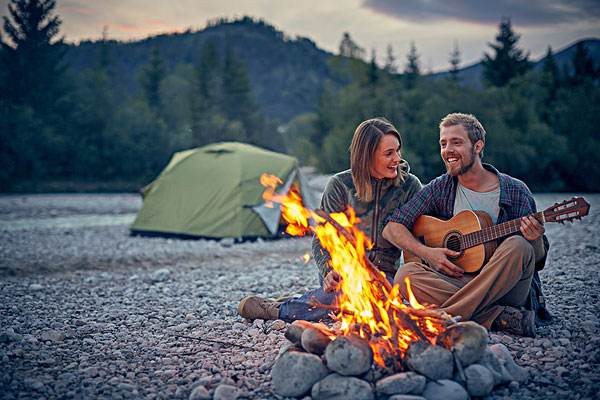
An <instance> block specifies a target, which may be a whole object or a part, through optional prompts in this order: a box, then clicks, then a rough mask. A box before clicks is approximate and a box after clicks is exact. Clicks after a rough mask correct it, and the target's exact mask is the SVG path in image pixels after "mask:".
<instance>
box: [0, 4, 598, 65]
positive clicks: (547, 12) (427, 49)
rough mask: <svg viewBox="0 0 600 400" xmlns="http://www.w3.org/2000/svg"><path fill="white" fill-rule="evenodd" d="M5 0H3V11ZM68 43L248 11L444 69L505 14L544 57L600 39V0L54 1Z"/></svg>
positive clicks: (380, 55) (325, 45)
mask: <svg viewBox="0 0 600 400" xmlns="http://www.w3.org/2000/svg"><path fill="white" fill-rule="evenodd" d="M8 3H9V0H0V14H1V15H3V16H5V15H7V14H8V7H7V5H8ZM56 3H57V7H56V12H57V14H58V15H59V16H60V18H61V20H62V26H61V35H62V36H64V38H65V40H66V41H67V42H75V43H76V42H78V41H81V40H84V39H91V40H96V39H99V38H100V37H102V32H103V29H104V27H106V29H107V30H106V32H107V36H108V38H110V39H118V40H136V39H142V38H146V37H148V36H151V35H155V34H160V33H168V32H183V31H185V30H186V29H188V28H191V29H192V30H199V29H203V28H204V27H205V26H206V23H207V21H209V20H214V19H216V18H219V17H227V18H235V17H242V16H245V15H249V16H252V17H255V18H259V19H263V20H264V21H266V22H267V23H269V24H271V25H273V26H275V28H277V29H278V30H280V31H283V32H284V33H285V34H286V35H288V36H290V37H296V36H302V37H308V38H310V39H311V40H313V41H314V42H315V43H316V44H317V46H318V47H320V48H322V49H324V50H327V51H330V52H335V53H337V51H338V46H339V43H340V40H341V38H342V35H343V34H344V32H349V33H350V35H351V37H352V38H353V40H354V41H355V42H356V43H358V44H359V45H360V46H361V47H363V48H365V50H366V53H367V55H369V56H370V54H371V51H372V50H375V53H376V55H377V59H378V61H379V62H380V63H382V62H383V60H384V59H385V56H386V49H387V47H388V46H391V47H392V49H393V52H394V55H395V56H396V59H397V64H398V66H399V68H400V69H402V68H403V66H404V64H405V62H406V54H407V53H408V50H409V48H410V43H411V42H414V43H415V46H416V48H417V52H418V53H419V55H420V61H421V67H422V69H423V70H424V71H440V70H444V69H447V68H448V65H449V64H448V59H449V54H450V52H451V51H452V49H453V47H454V44H455V43H457V45H458V48H459V50H460V52H461V59H462V63H461V66H466V65H469V64H472V63H475V62H478V61H479V60H480V59H481V58H482V56H483V54H484V52H486V51H489V47H488V43H489V42H492V41H493V40H494V37H495V35H496V33H497V31H498V23H499V22H500V20H501V19H502V17H509V18H511V21H512V24H513V29H514V30H515V31H516V32H517V33H518V34H520V35H521V40H520V41H519V44H520V46H521V47H522V48H523V49H525V50H527V51H529V52H530V54H531V58H532V59H534V60H536V59H538V58H540V57H542V56H543V55H544V54H545V53H546V50H547V48H548V46H552V48H553V49H554V50H560V49H562V48H563V47H565V46H567V45H569V44H571V43H573V42H574V41H577V40H579V39H582V38H590V37H595V38H600V0H494V1H486V0H463V1H459V0H236V1H232V0H98V1H93V0H57V1H56Z"/></svg>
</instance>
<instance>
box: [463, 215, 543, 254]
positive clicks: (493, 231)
mask: <svg viewBox="0 0 600 400" xmlns="http://www.w3.org/2000/svg"><path fill="white" fill-rule="evenodd" d="M531 215H533V216H534V217H535V219H537V220H538V221H541V220H542V215H543V212H542V211H540V212H537V213H535V214H531ZM520 227H521V219H513V220H511V221H507V222H503V223H501V224H498V225H492V226H488V227H487V228H483V229H481V230H479V231H476V232H471V233H467V234H466V235H463V236H462V240H461V249H468V248H471V247H475V246H478V245H480V244H482V243H486V242H490V241H492V240H496V239H499V238H501V237H504V236H508V235H510V234H513V233H515V232H517V231H518V230H519V228H520Z"/></svg>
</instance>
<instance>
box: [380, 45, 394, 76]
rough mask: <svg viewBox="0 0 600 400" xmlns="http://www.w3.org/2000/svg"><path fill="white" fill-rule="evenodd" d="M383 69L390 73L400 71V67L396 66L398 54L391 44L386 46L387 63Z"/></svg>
mask: <svg viewBox="0 0 600 400" xmlns="http://www.w3.org/2000/svg"><path fill="white" fill-rule="evenodd" d="M383 69H384V70H385V72H387V73H388V74H395V73H396V72H398V68H397V67H396V56H395V55H394V49H393V48H392V45H391V44H388V45H387V48H386V57H385V65H384V67H383Z"/></svg>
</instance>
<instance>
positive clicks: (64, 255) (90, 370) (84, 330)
mask: <svg viewBox="0 0 600 400" xmlns="http://www.w3.org/2000/svg"><path fill="white" fill-rule="evenodd" d="M568 197H569V195H564V194H558V195H552V194H544V195H539V196H536V199H537V201H538V206H539V207H540V208H543V207H545V206H547V205H549V204H552V203H553V202H554V201H559V200H562V199H565V198H568ZM585 197H586V198H587V199H588V201H590V203H591V204H592V211H591V215H590V216H588V217H586V218H584V219H583V220H582V221H580V222H577V223H575V224H573V225H566V226H560V225H558V224H548V226H547V234H548V236H549V238H550V241H551V244H552V248H551V253H550V261H549V263H548V264H547V266H546V268H545V269H544V270H543V271H542V273H541V276H542V281H543V282H544V285H545V286H544V289H545V293H546V296H547V301H548V304H549V307H550V310H551V312H552V313H553V314H554V316H555V318H554V321H553V322H552V323H551V324H549V325H547V326H544V327H541V328H539V329H538V337H537V338H535V339H528V338H519V337H516V336H510V335H497V334H492V335H491V341H492V342H501V343H504V344H505V345H506V346H507V347H508V348H509V349H510V350H511V352H512V354H513V357H514V358H515V360H516V361H517V363H519V364H520V365H522V366H525V367H527V368H529V370H530V372H531V379H530V380H529V382H527V383H525V384H521V385H519V384H516V382H513V383H512V384H510V385H508V386H505V387H501V388H499V389H496V390H495V391H494V392H493V393H492V395H491V396H489V398H490V399H501V398H519V399H521V398H532V399H554V398H557V399H558V398H560V399H584V398H585V399H588V398H589V399H591V398H598V397H597V396H598V395H597V393H598V392H600V371H599V369H598V367H599V366H600V346H599V345H600V335H599V330H600V321H599V315H600V306H599V302H598V290H597V288H598V286H599V285H600V272H599V270H598V267H597V266H598V264H599V262H600V239H599V238H598V233H599V230H598V228H597V227H598V226H599V224H600V216H599V215H600V214H599V213H597V211H596V210H597V209H598V208H597V207H600V195H586V196H585ZM140 204H141V203H140V200H139V197H138V196H137V195H133V194H132V195H127V194H124V195H37V196H3V197H0V243H2V245H1V247H0V398H6V399H10V398H90V397H93V398H149V399H152V398H186V399H187V398H189V397H190V394H191V393H192V392H194V396H196V398H202V396H203V395H206V396H208V398H210V396H214V398H233V397H232V394H231V392H229V391H228V389H231V390H233V389H232V388H230V387H229V386H232V387H235V388H237V389H236V390H237V392H236V395H238V396H240V397H244V398H252V399H263V398H277V397H276V396H275V395H273V394H272V392H271V382H270V368H271V365H272V363H273V361H274V359H275V357H276V355H277V352H278V350H279V348H280V346H281V345H282V344H283V343H284V342H285V339H284V338H283V332H284V330H285V324H283V323H282V322H281V321H278V322H275V323H273V322H267V323H264V322H263V321H255V322H254V323H249V322H246V321H244V320H242V319H241V318H240V317H238V316H237V309H236V306H237V302H238V301H239V299H241V298H242V297H243V296H244V295H246V294H249V293H256V294H261V295H271V296H283V295H289V294H293V293H300V292H303V291H305V290H307V289H308V288H310V287H313V286H314V285H316V284H317V278H316V273H315V272H314V271H315V268H314V266H312V265H311V264H310V263H309V264H308V265H306V264H304V262H303V261H302V255H303V254H305V253H306V252H308V251H309V249H310V243H309V240H308V239H287V240H277V241H257V242H253V243H239V244H234V243H233V241H232V240H223V241H207V240H198V241H191V240H174V239H161V238H152V239H150V238H140V237H130V236H128V223H130V222H131V221H132V220H133V217H134V213H135V212H136V210H137V209H138V208H139V206H140Z"/></svg>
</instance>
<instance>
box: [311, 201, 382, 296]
mask: <svg viewBox="0 0 600 400" xmlns="http://www.w3.org/2000/svg"><path fill="white" fill-rule="evenodd" d="M315 213H316V214H317V215H318V216H319V217H321V218H323V219H324V220H325V221H327V222H328V223H330V224H331V225H332V226H333V227H334V228H335V229H336V230H337V231H338V232H339V233H340V234H341V235H343V236H344V237H345V238H346V240H347V241H348V242H350V243H352V244H353V245H354V246H356V245H357V240H356V238H355V237H354V235H353V234H352V233H351V232H349V231H348V230H347V229H346V228H344V227H343V226H341V225H340V224H339V223H338V222H337V221H336V220H334V219H333V218H331V216H330V215H329V214H327V213H326V212H325V211H323V210H316V211H315ZM364 261H365V263H364V265H365V267H366V268H367V271H368V272H369V275H370V276H371V279H372V280H373V281H374V282H377V283H379V284H381V286H382V287H383V288H385V290H386V291H387V293H390V292H391V291H392V285H391V284H390V282H389V281H388V280H387V278H386V277H385V274H382V273H381V272H380V271H379V270H378V269H377V267H375V266H374V265H373V264H372V263H371V261H369V259H368V258H366V257H365V259H364Z"/></svg>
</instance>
